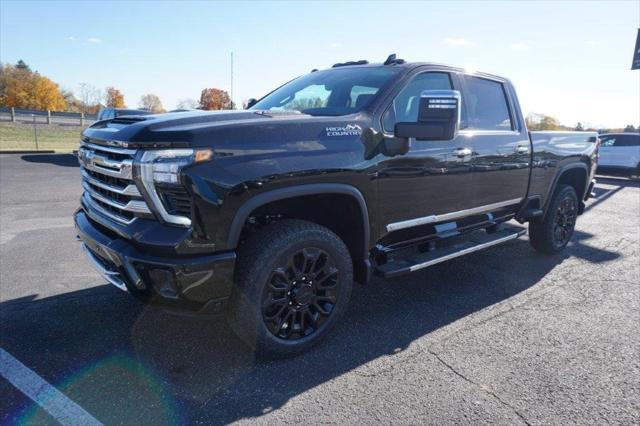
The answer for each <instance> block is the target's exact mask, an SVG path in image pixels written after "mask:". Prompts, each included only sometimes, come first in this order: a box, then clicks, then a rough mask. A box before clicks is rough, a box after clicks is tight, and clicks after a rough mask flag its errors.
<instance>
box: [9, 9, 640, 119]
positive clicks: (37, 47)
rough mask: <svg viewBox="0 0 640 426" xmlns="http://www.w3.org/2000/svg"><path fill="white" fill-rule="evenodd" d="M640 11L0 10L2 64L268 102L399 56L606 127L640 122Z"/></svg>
mask: <svg viewBox="0 0 640 426" xmlns="http://www.w3.org/2000/svg"><path fill="white" fill-rule="evenodd" d="M639 26H640V2H639V1H626V2H604V1H603V2H566V3H561V2H548V3H547V2H515V1H514V2H496V3H479V2H442V3H440V2H417V1H414V2H406V3H404V2H393V3H386V2H371V3H365V2H353V3H343V2H337V1H335V2H305V3H302V2H299V3H294V2H256V3H252V2H229V3H227V2H169V1H161V2H154V1H139V2H124V1H117V2H107V1H101V2H75V1H73V2H59V1H46V2H29V1H20V2H18V1H5V0H2V1H0V61H2V62H10V63H15V62H16V61H17V60H18V59H23V60H24V61H26V62H27V63H28V64H29V65H31V67H32V68H33V69H36V70H38V71H40V72H41V73H42V74H44V75H46V76H48V77H50V78H52V79H53V80H55V81H56V82H58V83H60V84H61V86H62V87H64V88H67V89H71V90H75V91H77V89H78V86H79V84H80V83H81V82H86V83H90V84H92V85H94V86H96V87H98V88H101V89H104V88H105V87H106V86H109V85H113V86H115V87H117V88H119V89H120V90H122V91H123V93H124V95H125V101H126V102H127V104H128V105H129V106H137V104H138V101H139V99H140V96H141V95H143V94H145V93H155V94H157V95H159V96H160V98H161V100H162V101H163V104H164V106H165V107H166V108H173V107H175V105H176V104H177V102H178V101H179V100H180V99H183V98H192V99H197V98H198V97H199V94H200V90H201V89H203V88H204V87H218V88H222V89H227V90H228V88H229V84H230V83H229V75H230V71H229V68H230V66H229V53H230V52H231V51H233V52H234V55H235V76H234V99H235V101H236V102H237V103H240V102H242V101H243V100H245V99H247V98H249V97H260V96H262V95H264V94H266V93H267V92H268V91H270V90H271V89H272V88H274V87H276V86H278V85H280V84H281V83H283V82H285V81H287V80H289V79H291V78H292V77H295V76H298V75H300V74H304V73H307V72H309V71H310V70H311V69H312V68H324V67H329V66H331V65H332V64H333V63H335V62H340V61H346V60H356V59H368V60H369V61H371V62H377V61H382V60H384V59H385V57H386V56H387V55H388V54H389V53H397V54H398V56H399V57H402V58H404V59H407V60H410V61H434V62H443V63H449V64H454V65H458V66H464V67H468V68H472V69H477V70H481V71H487V72H491V73H494V74H499V75H504V76H506V77H508V78H510V79H511V80H512V81H513V82H514V83H515V84H516V89H517V91H518V94H519V96H520V100H521V103H522V104H523V108H524V110H525V112H539V113H547V114H551V115H554V116H556V117H557V118H559V119H560V120H561V121H562V122H563V123H565V124H568V125H574V124H575V123H576V122H577V121H578V120H580V121H583V122H586V123H588V124H591V125H594V126H609V127H619V126H624V125H626V124H634V125H636V126H637V125H638V124H639V123H640V71H631V70H630V66H631V59H632V54H633V48H634V43H635V37H636V32H637V29H638V27H639Z"/></svg>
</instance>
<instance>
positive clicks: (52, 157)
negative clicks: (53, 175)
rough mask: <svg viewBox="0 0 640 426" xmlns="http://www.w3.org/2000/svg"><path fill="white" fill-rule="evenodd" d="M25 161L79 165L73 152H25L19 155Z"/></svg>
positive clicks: (57, 164) (64, 165) (66, 165)
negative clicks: (25, 153)
mask: <svg viewBox="0 0 640 426" xmlns="http://www.w3.org/2000/svg"><path fill="white" fill-rule="evenodd" d="M20 158H21V159H22V160H24V161H26V162H27V163H47V164H53V165H56V166H61V167H79V164H78V157H76V156H75V155H74V154H27V155H23V156H21V157H20Z"/></svg>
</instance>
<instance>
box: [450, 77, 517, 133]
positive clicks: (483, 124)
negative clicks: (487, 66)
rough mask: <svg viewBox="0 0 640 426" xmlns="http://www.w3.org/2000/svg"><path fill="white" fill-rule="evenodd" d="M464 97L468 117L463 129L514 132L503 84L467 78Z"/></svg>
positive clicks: (462, 124) (462, 125)
mask: <svg viewBox="0 0 640 426" xmlns="http://www.w3.org/2000/svg"><path fill="white" fill-rule="evenodd" d="M464 78H465V83H466V88H467V90H466V92H465V93H464V95H463V96H462V102H463V104H464V106H465V109H466V112H467V116H466V120H465V122H464V123H461V125H460V127H461V128H466V129H473V130H512V129H513V126H512V123H511V114H510V113H509V106H508V104H507V96H506V94H505V91H504V87H503V85H502V83H499V82H496V81H492V80H487V79H485V78H479V77H472V76H465V77H464Z"/></svg>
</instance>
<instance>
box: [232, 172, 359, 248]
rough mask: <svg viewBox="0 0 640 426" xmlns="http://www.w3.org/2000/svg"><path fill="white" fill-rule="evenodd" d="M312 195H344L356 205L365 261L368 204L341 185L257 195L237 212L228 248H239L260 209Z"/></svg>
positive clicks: (306, 186) (297, 187)
mask: <svg viewBox="0 0 640 426" xmlns="http://www.w3.org/2000/svg"><path fill="white" fill-rule="evenodd" d="M312 195H343V196H347V197H349V198H351V199H353V201H354V202H355V203H356V205H357V206H358V209H359V210H360V216H361V217H360V220H361V222H362V240H363V241H362V242H361V246H360V248H359V249H358V252H359V254H360V255H361V256H362V258H363V259H366V258H367V255H366V254H367V252H368V250H369V240H370V229H371V228H370V221H369V210H368V207H367V202H366V200H365V198H364V196H363V195H362V193H361V192H360V191H359V190H358V189H357V188H356V187H354V186H351V185H347V184H340V183H316V184H302V185H295V186H289V187H286V188H279V189H273V190H270V191H267V192H263V193H261V194H258V195H255V196H253V197H251V198H250V199H248V200H247V201H245V202H244V204H242V205H241V206H240V208H239V209H238V211H237V212H236V215H235V216H234V218H233V221H232V223H231V228H230V230H229V235H228V240H227V244H228V247H237V246H238V244H239V242H240V237H241V234H242V230H243V228H244V226H245V223H246V221H247V219H248V218H249V216H250V215H251V213H252V212H254V211H256V210H257V209H259V208H260V207H263V206H266V205H268V204H270V203H274V202H277V201H284V200H288V199H295V198H299V197H305V196H312Z"/></svg>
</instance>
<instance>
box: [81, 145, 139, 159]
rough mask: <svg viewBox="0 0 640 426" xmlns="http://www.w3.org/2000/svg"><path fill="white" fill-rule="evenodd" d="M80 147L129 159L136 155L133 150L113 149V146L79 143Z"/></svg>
mask: <svg viewBox="0 0 640 426" xmlns="http://www.w3.org/2000/svg"><path fill="white" fill-rule="evenodd" d="M80 147H82V148H89V149H92V150H94V151H103V152H110V153H112V154H120V155H130V156H131V157H133V156H134V155H136V150H135V149H126V148H117V147H113V146H103V145H96V144H94V143H89V142H80Z"/></svg>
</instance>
